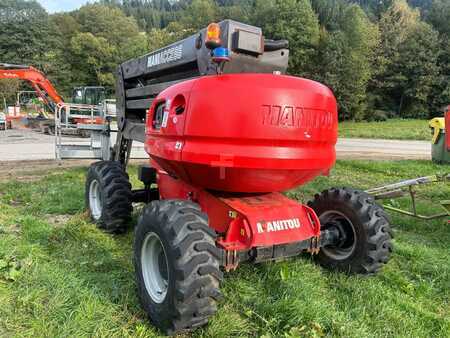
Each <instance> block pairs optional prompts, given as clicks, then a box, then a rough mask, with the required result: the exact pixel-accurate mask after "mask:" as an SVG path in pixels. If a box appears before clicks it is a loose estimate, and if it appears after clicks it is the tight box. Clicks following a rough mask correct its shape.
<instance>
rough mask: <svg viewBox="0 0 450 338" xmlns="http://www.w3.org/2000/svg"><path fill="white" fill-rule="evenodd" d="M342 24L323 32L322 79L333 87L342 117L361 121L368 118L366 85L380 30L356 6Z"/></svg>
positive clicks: (370, 72) (321, 46)
mask: <svg viewBox="0 0 450 338" xmlns="http://www.w3.org/2000/svg"><path fill="white" fill-rule="evenodd" d="M339 26H340V30H338V31H334V32H331V33H328V32H327V31H326V30H325V29H323V31H322V34H321V36H322V38H321V44H320V49H319V50H320V54H319V55H320V58H319V59H320V60H321V63H320V67H319V69H318V72H319V73H320V75H319V79H320V80H322V81H323V82H324V83H325V84H327V85H328V86H330V87H331V88H332V89H333V90H334V92H335V94H336V96H337V99H338V103H339V112H340V118H341V119H358V120H359V119H362V118H364V117H367V86H368V83H369V80H370V79H371V77H372V75H373V58H374V56H375V48H376V47H377V46H378V45H379V32H378V28H377V27H376V25H374V24H372V23H371V22H370V21H369V19H368V18H367V16H366V14H365V13H364V12H363V11H362V9H361V8H360V7H359V6H357V5H351V6H348V7H347V8H346V9H345V10H344V13H343V15H342V18H341V20H340V23H339Z"/></svg>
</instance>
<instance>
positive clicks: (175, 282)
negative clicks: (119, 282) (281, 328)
mask: <svg viewBox="0 0 450 338" xmlns="http://www.w3.org/2000/svg"><path fill="white" fill-rule="evenodd" d="M215 238H216V233H215V231H214V230H213V229H211V228H210V227H209V226H208V220H207V216H206V215H205V214H204V213H202V212H201V211H200V207H199V206H198V205H197V204H195V203H192V202H189V201H181V200H164V201H153V202H152V203H150V204H149V205H147V206H146V207H145V208H144V211H143V214H142V215H141V217H140V218H139V222H138V226H137V227H136V229H135V239H134V265H135V273H136V284H137V289H138V295H139V299H140V302H141V304H142V307H143V308H144V310H145V311H146V312H147V314H148V316H149V318H150V320H151V321H152V322H153V324H154V325H155V326H157V327H158V328H159V329H161V330H162V331H163V332H165V333H166V334H170V335H173V334H177V333H180V332H183V331H189V330H192V329H194V328H196V327H199V326H202V325H205V324H206V323H207V322H208V319H209V317H211V316H212V315H213V314H215V313H216V311H217V305H216V302H217V301H218V300H219V299H220V298H221V293H220V290H219V284H220V282H221V280H222V272H221V271H220V270H219V259H220V251H219V249H218V248H217V247H216V245H215Z"/></svg>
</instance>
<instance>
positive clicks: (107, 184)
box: [85, 161, 133, 233]
mask: <svg viewBox="0 0 450 338" xmlns="http://www.w3.org/2000/svg"><path fill="white" fill-rule="evenodd" d="M85 200H86V208H87V209H88V211H89V214H90V216H91V219H92V220H93V221H94V222H95V223H96V224H97V226H98V227H99V228H100V229H102V230H104V231H106V232H110V233H121V232H123V231H124V230H125V229H126V226H127V223H128V221H129V220H130V218H131V212H132V210H133V207H132V203H131V202H132V201H131V184H130V181H129V178H128V174H127V173H126V172H125V171H124V170H123V168H122V166H121V164H120V163H119V162H114V161H101V162H96V163H94V164H92V165H91V166H90V168H89V171H88V173H87V177H86V192H85Z"/></svg>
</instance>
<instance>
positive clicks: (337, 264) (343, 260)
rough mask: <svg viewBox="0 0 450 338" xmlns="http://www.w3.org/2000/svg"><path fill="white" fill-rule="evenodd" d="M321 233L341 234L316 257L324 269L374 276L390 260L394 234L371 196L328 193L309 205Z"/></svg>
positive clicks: (355, 192) (338, 191)
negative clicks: (323, 231) (316, 218)
mask: <svg viewBox="0 0 450 338" xmlns="http://www.w3.org/2000/svg"><path fill="white" fill-rule="evenodd" d="M309 206H310V207H312V208H313V209H314V211H315V212H316V213H317V216H319V219H320V223H321V227H322V230H325V229H328V230H333V231H334V232H336V233H338V234H339V236H338V238H339V240H338V241H337V243H335V244H333V245H328V246H325V247H323V248H322V249H321V250H320V252H319V254H318V255H317V260H318V262H319V263H320V264H321V265H323V266H324V267H327V268H330V269H336V270H340V271H344V272H350V273H361V274H372V273H375V272H377V271H378V270H380V269H381V267H382V266H383V265H384V264H386V263H387V262H388V261H389V258H390V255H391V252H392V243H391V240H392V231H391V227H390V224H389V218H388V216H387V214H386V212H385V211H384V209H383V208H382V207H381V206H380V205H378V204H377V203H376V202H375V200H374V199H373V198H372V197H371V196H370V195H368V194H366V193H364V192H362V191H358V190H353V189H348V188H343V189H330V190H325V191H324V192H322V193H321V194H320V195H316V196H315V199H314V201H312V202H310V203H309Z"/></svg>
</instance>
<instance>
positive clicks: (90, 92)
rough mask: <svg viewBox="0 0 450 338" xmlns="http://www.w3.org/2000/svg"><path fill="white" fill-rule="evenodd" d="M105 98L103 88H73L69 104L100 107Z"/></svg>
mask: <svg viewBox="0 0 450 338" xmlns="http://www.w3.org/2000/svg"><path fill="white" fill-rule="evenodd" d="M105 98H106V90H105V87H94V86H90V87H75V88H74V89H73V92H72V99H71V103H74V104H88V105H92V106H97V105H100V104H101V103H102V102H103V101H104V100H105Z"/></svg>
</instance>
